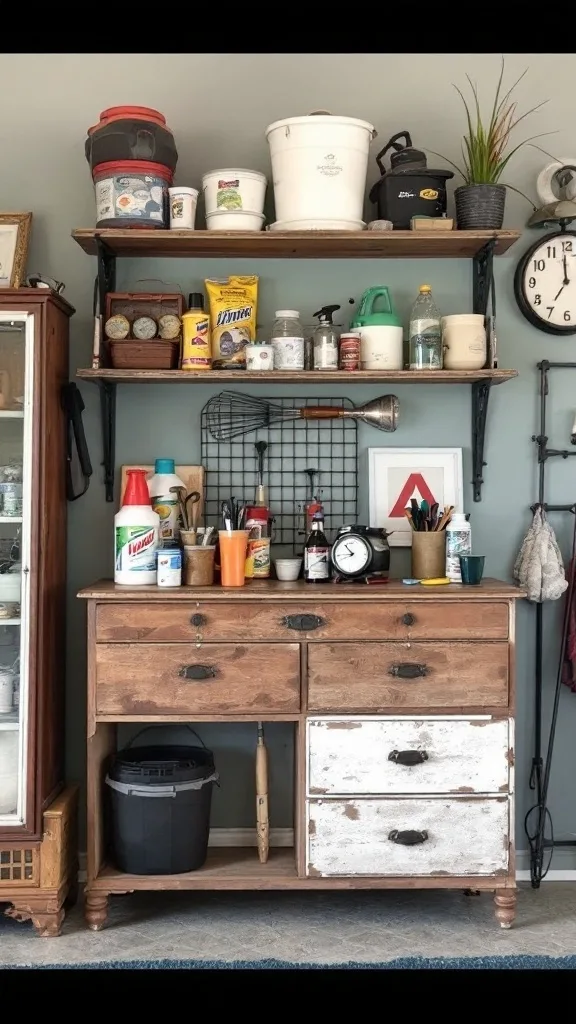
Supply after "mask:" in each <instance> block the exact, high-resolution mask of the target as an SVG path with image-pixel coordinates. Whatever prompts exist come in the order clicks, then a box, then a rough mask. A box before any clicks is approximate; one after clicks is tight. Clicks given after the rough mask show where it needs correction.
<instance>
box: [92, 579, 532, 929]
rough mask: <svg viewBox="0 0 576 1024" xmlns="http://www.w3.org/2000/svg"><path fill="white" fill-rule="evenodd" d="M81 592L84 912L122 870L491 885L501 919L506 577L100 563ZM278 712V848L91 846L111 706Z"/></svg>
mask: <svg viewBox="0 0 576 1024" xmlns="http://www.w3.org/2000/svg"><path fill="white" fill-rule="evenodd" d="M79 596H80V597H81V598H83V599H85V600H86V601H87V604H88V879H87V885H86V917H87V921H88V924H89V926H90V927H91V928H93V929H99V928H101V927H102V926H103V925H104V922H105V920H106V914H107V904H108V897H109V895H110V894H112V893H124V892H132V891H134V890H137V889H157V890H161V889H351V888H362V889H369V888H374V889H386V888H411V889H414V888H438V889H440V888H443V889H455V888H456V889H471V890H492V891H494V892H495V904H496V918H497V919H498V921H499V922H500V925H501V926H502V927H503V928H509V927H510V926H511V925H512V922H513V920H514V915H515V904H516V892H515V888H516V881H515V866H514V798H513V793H514V785H513V780H514V707H515V701H514V684H515V680H514V615H515V601H516V600H517V599H518V598H519V597H522V591H520V590H518V589H517V588H515V587H511V586H509V585H508V584H505V583H500V582H498V581H497V580H490V579H488V580H485V581H484V582H483V583H482V584H481V585H480V586H479V587H462V586H457V585H454V584H452V585H450V586H449V587H442V586H441V587H424V586H419V587H408V586H405V585H403V584H402V583H400V582H396V581H393V582H390V583H388V584H386V585H384V586H351V585H334V584H326V585H321V586H310V585H307V584H305V583H301V582H298V583H279V582H275V581H259V582H252V583H250V584H249V585H247V586H246V587H244V588H242V589H238V590H223V589H221V588H219V587H214V588H208V589H206V588H203V589H193V588H190V587H181V588H179V589H177V590H159V589H158V588H156V587H119V586H115V585H114V584H113V583H112V582H110V581H107V580H104V581H101V582H100V583H97V584H95V585H94V586H92V587H88V588H86V589H85V590H82V591H81V592H80V594H79ZM258 720H261V721H264V722H267V721H268V722H270V721H285V722H293V723H294V743H295V780H294V849H272V850H271V852H270V857H269V860H268V862H267V863H266V864H260V862H259V860H258V855H257V852H256V849H254V848H239V849H229V848H214V849H211V851H210V854H209V857H208V861H207V863H206V865H205V866H204V867H203V868H202V869H200V870H199V871H195V872H190V873H188V874H180V875H172V876H144V875H126V874H123V873H122V872H120V871H118V870H117V869H116V868H115V867H114V866H113V865H112V864H110V862H109V860H108V859H107V850H106V839H105V828H104V818H103V776H104V774H105V770H106V765H107V761H108V759H109V757H110V755H111V753H113V752H115V750H116V749H117V747H116V744H117V738H116V731H117V725H118V723H123V722H124V723H126V722H143V723H153V722H164V723H166V722H199V723H202V722H219V721H222V722H234V721H236V722H246V721H258Z"/></svg>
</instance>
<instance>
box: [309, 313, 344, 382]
mask: <svg viewBox="0 0 576 1024" xmlns="http://www.w3.org/2000/svg"><path fill="white" fill-rule="evenodd" d="M338 309H340V306H322V309H319V310H318V312H317V313H314V316H317V317H318V319H319V320H320V323H319V325H318V327H317V328H316V330H315V331H314V334H313V335H312V348H313V359H314V369H315V370H337V369H338V332H337V331H336V329H335V327H334V323H333V321H332V317H333V315H334V313H335V312H336V310H338Z"/></svg>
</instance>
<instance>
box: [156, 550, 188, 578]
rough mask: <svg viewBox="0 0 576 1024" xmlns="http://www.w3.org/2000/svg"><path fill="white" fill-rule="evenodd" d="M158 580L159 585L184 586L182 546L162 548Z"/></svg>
mask: <svg viewBox="0 0 576 1024" xmlns="http://www.w3.org/2000/svg"><path fill="white" fill-rule="evenodd" d="M157 582H158V586H159V587H181V586H182V552H181V550H180V548H164V549H162V548H160V551H159V552H158V568H157Z"/></svg>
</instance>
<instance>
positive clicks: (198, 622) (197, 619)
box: [190, 612, 208, 626]
mask: <svg viewBox="0 0 576 1024" xmlns="http://www.w3.org/2000/svg"><path fill="white" fill-rule="evenodd" d="M207 622H208V619H207V618H206V616H205V615H200V612H196V614H195V615H193V616H192V618H191V619H190V624H191V625H192V626H205V625H206V623H207Z"/></svg>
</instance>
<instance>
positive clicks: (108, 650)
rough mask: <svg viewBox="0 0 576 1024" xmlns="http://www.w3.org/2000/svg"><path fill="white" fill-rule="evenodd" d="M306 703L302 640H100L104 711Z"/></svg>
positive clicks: (261, 708) (270, 708) (289, 707)
mask: <svg viewBox="0 0 576 1024" xmlns="http://www.w3.org/2000/svg"><path fill="white" fill-rule="evenodd" d="M299 708H300V648H299V646H298V644H265V645H264V644H262V645H258V644H203V645H202V647H201V648H197V647H195V646H194V645H192V644H148V645H146V646H145V647H144V646H142V645H140V644H97V645H96V714H99V715H118V716H122V715H127V716H130V715H138V716H140V715H151V716H156V715H187V714H190V716H191V717H193V716H194V715H203V714H211V713H214V714H225V713H227V712H230V713H232V714H234V713H236V714H251V713H258V714H259V713H260V712H261V713H262V716H263V717H265V714H266V712H278V713H280V712H294V711H298V710H299Z"/></svg>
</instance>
